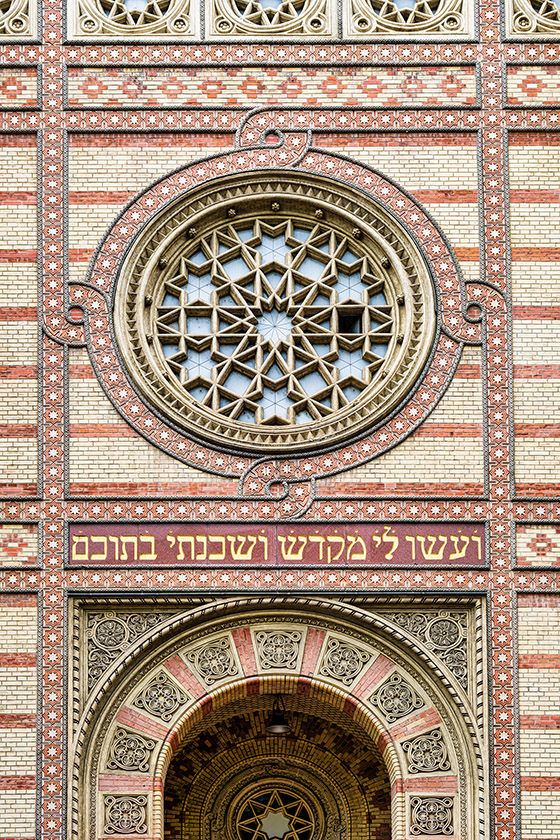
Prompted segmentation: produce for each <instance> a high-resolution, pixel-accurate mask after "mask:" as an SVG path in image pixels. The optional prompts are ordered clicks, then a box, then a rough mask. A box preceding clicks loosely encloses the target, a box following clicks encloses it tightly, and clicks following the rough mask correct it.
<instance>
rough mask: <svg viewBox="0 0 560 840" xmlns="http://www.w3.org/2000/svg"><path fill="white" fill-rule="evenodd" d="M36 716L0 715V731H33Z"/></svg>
mask: <svg viewBox="0 0 560 840" xmlns="http://www.w3.org/2000/svg"><path fill="white" fill-rule="evenodd" d="M36 726H37V715H32V714H22V713H20V714H16V713H14V714H7V713H6V714H2V715H0V729H35V728H36Z"/></svg>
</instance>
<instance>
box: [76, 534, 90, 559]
mask: <svg viewBox="0 0 560 840" xmlns="http://www.w3.org/2000/svg"><path fill="white" fill-rule="evenodd" d="M78 543H82V545H83V546H84V548H83V549H82V550H81V551H78ZM88 559H89V539H88V537H82V536H79V537H76V536H74V537H72V561H73V562H75V563H86V562H87V560H88Z"/></svg>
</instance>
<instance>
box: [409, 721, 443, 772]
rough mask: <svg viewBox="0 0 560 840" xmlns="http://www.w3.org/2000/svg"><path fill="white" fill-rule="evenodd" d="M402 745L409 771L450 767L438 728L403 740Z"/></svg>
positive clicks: (432, 770)
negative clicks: (408, 739)
mask: <svg viewBox="0 0 560 840" xmlns="http://www.w3.org/2000/svg"><path fill="white" fill-rule="evenodd" d="M402 746H403V750H404V751H405V753H406V754H407V758H408V772H409V773H433V772H435V771H438V770H441V771H445V770H449V769H450V768H451V763H450V761H449V758H448V755H447V747H446V746H445V741H444V740H443V735H442V734H441V731H440V730H439V729H433V730H432V731H431V732H428V733H426V734H425V735H419V736H418V737H417V738H413V739H412V740H410V741H405V742H404V743H403V745H402Z"/></svg>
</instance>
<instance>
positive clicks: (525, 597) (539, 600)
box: [518, 592, 560, 607]
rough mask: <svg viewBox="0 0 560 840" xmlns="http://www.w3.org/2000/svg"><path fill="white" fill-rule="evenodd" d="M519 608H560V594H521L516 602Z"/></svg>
mask: <svg viewBox="0 0 560 840" xmlns="http://www.w3.org/2000/svg"><path fill="white" fill-rule="evenodd" d="M518 603H519V606H520V607H560V592H559V593H558V594H557V595H544V594H543V595H534V594H533V593H531V594H525V593H522V594H520V595H519V600H518Z"/></svg>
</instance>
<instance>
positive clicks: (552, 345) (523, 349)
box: [513, 320, 560, 365]
mask: <svg viewBox="0 0 560 840" xmlns="http://www.w3.org/2000/svg"><path fill="white" fill-rule="evenodd" d="M559 342H560V321H552V320H542V321H541V320H539V321H516V322H515V323H514V325H513V360H514V363H515V364H516V365H553V364H557V362H558V346H559Z"/></svg>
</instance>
